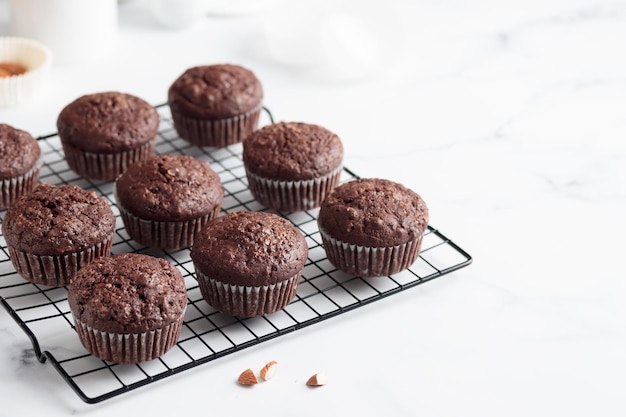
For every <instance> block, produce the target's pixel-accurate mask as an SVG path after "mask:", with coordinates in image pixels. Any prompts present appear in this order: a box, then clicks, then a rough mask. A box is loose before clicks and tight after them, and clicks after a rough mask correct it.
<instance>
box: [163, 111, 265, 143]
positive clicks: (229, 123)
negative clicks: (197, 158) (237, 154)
mask: <svg viewBox="0 0 626 417" xmlns="http://www.w3.org/2000/svg"><path fill="white" fill-rule="evenodd" d="M261 109H262V106H261V105H259V106H257V107H255V108H254V109H252V110H250V111H248V112H247V113H244V114H242V115H238V116H235V117H231V118H228V119H219V120H204V119H195V118H193V117H187V116H185V115H183V114H181V113H179V112H176V111H174V110H172V120H173V122H174V128H175V129H176V132H177V133H178V135H179V136H180V137H181V138H183V139H184V140H186V141H187V142H189V143H191V144H193V145H196V146H199V147H216V148H225V147H226V146H230V145H234V144H235V143H239V142H241V141H242V140H243V139H244V138H245V137H246V136H248V135H249V134H250V133H252V132H253V131H254V130H255V129H256V128H257V126H258V124H259V116H260V114H261Z"/></svg>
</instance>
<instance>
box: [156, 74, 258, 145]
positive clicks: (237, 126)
mask: <svg viewBox="0 0 626 417" xmlns="http://www.w3.org/2000/svg"><path fill="white" fill-rule="evenodd" d="M262 101H263V88H262V86H261V82H260V81H259V79H258V78H257V77H256V75H255V74H254V73H253V72H252V71H250V70H248V69H246V68H243V67H241V66H239V65H231V64H216V65H202V66H197V67H193V68H189V69H187V70H186V71H185V72H184V73H183V74H182V75H180V76H179V77H178V78H177V79H176V80H175V81H174V82H173V83H172V85H171V86H170V88H169V90H168V104H169V106H170V110H171V112H172V119H173V122H174V127H175V129H176V131H177V132H178V135H179V136H180V137H181V138H183V139H185V140H187V141H188V142H190V143H192V144H194V145H197V146H201V147H225V146H229V145H232V144H234V143H238V142H241V140H242V139H243V138H244V137H246V136H247V135H248V134H250V133H251V132H252V131H253V130H255V129H256V128H257V125H258V122H259V114H260V113H261V108H262Z"/></svg>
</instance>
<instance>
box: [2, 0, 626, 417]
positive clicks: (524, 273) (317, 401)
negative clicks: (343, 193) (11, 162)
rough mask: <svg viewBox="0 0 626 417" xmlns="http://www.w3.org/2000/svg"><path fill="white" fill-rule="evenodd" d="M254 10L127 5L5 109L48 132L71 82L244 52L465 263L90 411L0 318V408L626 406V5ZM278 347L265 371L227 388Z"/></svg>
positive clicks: (568, 409)
mask: <svg viewBox="0 0 626 417" xmlns="http://www.w3.org/2000/svg"><path fill="white" fill-rule="evenodd" d="M265 3H267V4H266V5H265V8H264V9H262V10H255V11H254V12H252V11H251V12H249V13H234V12H233V13H227V12H224V11H219V12H218V11H215V10H214V12H213V13H207V14H206V16H203V17H202V18H201V19H199V20H198V21H197V22H196V23H195V24H193V25H191V26H190V27H187V28H184V29H172V28H166V27H163V26H162V25H160V24H159V23H158V22H157V21H156V20H155V19H154V18H153V17H152V16H151V15H150V14H149V13H146V10H145V8H146V3H145V1H142V0H133V1H129V2H124V3H120V6H119V22H118V27H119V29H118V32H119V33H118V40H117V46H116V49H115V50H114V51H113V52H112V53H111V54H110V55H109V56H107V57H105V58H104V59H102V60H99V61H96V62H87V63H82V64H77V65H73V66H58V65H57V66H54V67H53V69H52V72H51V74H50V77H49V80H48V84H47V85H46V88H45V89H44V91H42V93H41V95H40V96H39V97H37V98H36V99H35V100H33V101H31V102H28V103H24V104H22V105H20V106H18V107H15V108H2V109H0V121H1V122H4V123H9V124H12V125H14V126H16V127H19V128H22V129H25V130H28V131H30V132H31V133H32V134H33V135H35V136H38V135H44V134H48V133H52V132H54V131H55V122H56V117H57V115H58V113H59V112H60V110H61V109H62V107H63V106H65V105H66V104H67V103H69V102H70V101H72V100H73V99H75V98H76V97H78V96H80V95H83V94H87V93H91V92H97V91H105V90H119V91H125V92H128V93H131V94H135V95H138V96H140V97H142V98H144V99H145V100H147V101H148V102H150V103H153V104H160V103H164V102H165V101H166V92H167V88H168V87H169V85H170V83H171V82H172V81H173V80H174V79H175V78H176V77H177V76H178V75H179V74H180V73H181V72H182V71H184V70H185V69H186V68H188V67H190V66H193V65H198V64H205V63H217V62H232V63H239V64H242V65H244V66H246V67H249V68H251V69H253V70H254V71H255V73H257V75H258V76H259V78H260V79H261V80H262V82H263V85H264V88H265V103H266V105H267V106H268V108H270V109H271V110H272V113H273V114H274V117H275V118H276V119H278V120H294V121H306V122H311V123H317V124H321V125H324V126H326V127H327V128H329V129H331V130H333V131H335V132H336V133H338V134H339V135H340V137H341V138H342V140H343V142H344V146H345V149H346V154H345V165H346V166H347V167H348V168H350V169H351V170H352V171H354V172H355V173H357V174H358V175H360V176H363V177H384V178H388V179H392V180H394V181H397V182H401V183H403V184H405V185H407V186H409V187H410V188H412V189H414V190H415V191H417V192H418V193H420V195H422V197H423V198H424V199H425V200H426V202H427V203H428V206H429V209H430V212H431V223H432V225H434V226H435V227H437V228H438V229H440V230H441V231H442V232H443V233H444V234H446V235H447V236H448V237H450V238H451V239H452V240H454V241H455V242H456V243H457V244H459V245H460V246H461V247H462V248H463V249H465V250H467V251H468V252H469V253H470V254H471V255H472V257H473V259H474V261H473V263H472V264H471V265H470V266H469V267H466V268H463V269H461V270H459V271H456V272H454V273H452V274H449V275H446V276H444V277H441V278H438V279H436V280H433V281H432V282H428V283H426V284H424V285H420V286H418V287H415V288H412V289H410V290H407V291H404V292H402V293H400V294H398V295H394V296H393V297H389V298H386V299H384V300H381V301H379V302H376V303H373V304H371V305H368V306H365V307H363V308H359V309H357V310H355V311H352V312H349V313H346V314H342V315H340V316H338V317H336V318H333V319H332V320H328V321H325V322H322V323H319V324H316V325H314V326H311V327H309V328H306V329H303V330H299V331H297V332H294V333H291V334H288V335H285V336H281V337H280V338H278V339H274V340H272V341H269V342H265V343H263V344H261V345H258V346H254V347H252V348H248V349H245V350H243V351H241V352H238V353H235V354H232V355H229V356H227V357H225V358H221V359H218V360H216V361H213V362H211V363H208V364H205V365H203V366H200V367H197V368H194V369H192V370H190V371H188V372H184V373H182V374H180V375H176V376H174V377H171V378H168V379H166V380H164V381H159V382H158V383H154V384H151V385H150V386H148V387H144V388H141V389H138V390H135V391H132V392H130V393H127V394H124V395H121V396H119V397H116V398H114V399H111V400H107V401H104V402H102V403H99V404H95V405H88V404H85V403H83V402H82V401H81V400H80V399H79V398H78V397H77V396H76V395H75V393H74V392H73V391H72V390H71V389H70V388H69V386H68V385H67V384H66V383H65V382H64V381H63V380H62V379H61V378H60V376H59V374H58V373H57V372H56V371H55V370H54V369H53V367H52V366H50V365H49V364H40V363H39V362H38V361H37V360H36V359H35V358H34V355H33V349H32V345H31V344H30V341H29V340H28V338H27V337H26V335H25V334H24V333H23V331H22V330H21V329H20V328H19V327H18V326H17V325H16V323H15V322H14V321H13V320H12V319H11V318H10V317H9V315H8V314H6V313H5V312H4V311H0V353H1V354H0V381H1V383H0V384H1V387H2V388H0V404H2V406H1V407H0V416H15V415H40V414H45V415H46V416H50V417H52V416H61V415H68V414H74V415H84V416H104V415H107V416H109V415H112V414H114V413H125V415H127V413H132V412H144V410H158V411H159V413H160V414H163V415H167V414H169V413H175V414H176V415H194V414H211V415H225V414H226V413H232V412H235V413H236V414H237V415H246V414H248V415H273V416H282V415H285V416H288V415H295V414H297V415H301V416H309V415H310V416H320V415H372V416H374V415H390V416H391V415H398V416H400V415H416V416H417V415H420V416H455V415H463V416H468V415H472V416H473V415H475V416H482V417H484V416H503V415H507V416H528V415H539V416H549V415H550V416H554V415H568V416H587V415H601V416H622V415H624V413H626V405H625V403H624V400H623V392H624V388H626V383H625V382H624V375H626V359H625V357H626V356H625V355H624V351H625V349H626V327H625V326H624V324H625V323H626V321H625V319H626V303H625V302H624V297H625V296H626V280H625V279H624V276H625V273H624V266H623V265H624V264H623V262H622V258H623V255H621V253H622V252H623V249H624V243H623V241H622V239H621V237H622V236H623V235H624V233H625V232H626V227H625V226H626V222H625V221H624V212H625V209H626V140H625V139H624V138H626V111H625V109H626V58H625V55H624V51H625V50H626V49H625V48H626V2H624V1H618V0H606V1H604V0H542V1H536V0H530V1H529V0H527V1H521V0H507V1H495V0H478V1H464V0H450V1H428V0H425V1H408V0H394V1H390V2H385V4H386V6H384V7H383V6H382V5H381V4H382V2H374V1H366V2H358V5H359V7H352V6H354V4H351V3H350V2H349V1H341V2H330V1H328V2H321V3H320V6H319V7H320V8H322V7H326V9H324V10H326V11H325V13H327V14H326V15H314V14H310V12H309V11H306V10H304V9H299V8H298V7H302V8H304V5H294V4H293V2H292V3H290V5H286V4H282V3H280V2H265ZM353 3H354V2H353ZM355 4H356V3H355ZM7 6H8V5H7V1H6V0H3V1H2V2H0V18H1V19H2V20H0V33H1V34H9V25H8V13H7ZM343 6H345V8H343ZM287 8H292V9H291V11H292V12H293V13H292V14H290V16H300V17H299V18H298V17H295V18H292V19H296V20H295V21H294V20H286V19H285V14H286V12H285V10H287ZM339 12H341V13H339ZM333 13H334V14H333ZM331 14H332V18H328V16H329V15H331ZM312 16H313V17H312ZM297 19H301V20H297ZM312 19H313V20H312ZM315 19H322V20H323V21H322V20H315ZM287 22H289V24H287ZM311 22H312V23H311ZM282 25H284V27H283V26H282ZM281 28H282V29H281ZM320 28H324V30H323V31H321V30H320ZM286 31H288V33H289V36H288V37H287V38H288V39H291V40H293V41H294V44H297V45H300V46H301V47H299V48H295V47H294V46H293V45H291V46H289V45H288V44H287V43H284V42H283V43H282V44H280V42H279V41H281V39H282V40H283V41H284V35H285V33H286ZM320 32H323V34H321V37H317V38H316V37H314V36H313V37H312V36H310V35H311V33H317V34H318V35H320ZM331 35H333V36H335V37H336V38H335V40H334V41H332V36H331ZM281 36H283V38H281ZM328 37H330V38H331V41H330V42H329V41H328ZM322 38H323V39H322ZM324 39H325V40H324ZM364 40H365V41H364ZM277 45H278V46H280V47H278V46H277ZM281 45H282V46H281ZM303 52H308V53H303ZM269 360H276V361H278V362H279V363H280V368H279V372H278V373H277V375H276V377H275V378H274V379H273V380H272V381H271V383H266V384H262V385H259V386H256V387H253V388H252V389H246V388H242V387H241V386H238V385H237V383H236V378H237V376H238V375H239V373H240V372H241V371H243V370H244V369H246V368H249V367H250V368H253V369H255V368H257V367H260V366H262V365H263V364H264V363H266V362H268V361H269ZM317 371H325V372H326V373H327V374H328V375H329V382H328V384H327V385H326V386H324V387H321V388H319V389H310V388H308V387H306V386H305V382H306V379H307V378H308V377H309V376H310V375H311V374H313V373H314V372H317Z"/></svg>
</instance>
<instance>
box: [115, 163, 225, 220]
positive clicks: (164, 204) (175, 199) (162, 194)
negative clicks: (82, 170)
mask: <svg viewBox="0 0 626 417" xmlns="http://www.w3.org/2000/svg"><path fill="white" fill-rule="evenodd" d="M116 195H117V198H118V199H119V201H118V202H119V203H120V204H122V205H123V206H124V207H125V208H126V209H127V210H128V211H130V212H131V213H133V214H134V215H135V216H137V217H140V218H143V219H149V220H157V221H178V220H187V219H192V218H197V217H200V216H203V215H206V214H209V213H211V212H213V210H214V208H215V207H216V206H217V205H221V203H222V200H223V198H224V189H223V187H222V184H221V182H220V178H219V176H218V175H217V173H216V172H215V171H213V169H211V167H210V165H209V164H208V163H206V162H203V161H200V160H198V159H196V158H194V157H192V156H188V155H184V156H177V155H155V156H153V157H151V158H149V159H147V160H144V161H139V162H136V163H134V164H132V165H131V166H129V167H128V169H127V170H126V172H124V173H123V174H122V175H121V176H120V177H119V178H118V179H117V181H116Z"/></svg>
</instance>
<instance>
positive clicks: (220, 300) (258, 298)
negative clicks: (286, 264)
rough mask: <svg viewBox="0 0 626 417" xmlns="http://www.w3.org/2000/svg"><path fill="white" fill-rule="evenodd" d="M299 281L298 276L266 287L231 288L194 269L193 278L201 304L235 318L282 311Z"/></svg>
mask: <svg viewBox="0 0 626 417" xmlns="http://www.w3.org/2000/svg"><path fill="white" fill-rule="evenodd" d="M194 266H195V265H194ZM300 277H301V273H300V272H299V273H297V274H296V275H294V276H292V277H290V278H287V279H285V280H283V281H279V282H277V283H275V284H270V285H263V286H244V285H232V284H227V283H224V282H222V281H220V280H218V279H215V278H211V277H209V276H207V275H206V274H204V273H203V272H201V271H199V270H198V268H197V266H196V278H197V280H198V285H199V287H200V293H201V294H202V297H203V298H204V300H205V301H206V302H207V303H208V304H209V305H210V306H211V307H213V308H215V309H216V310H218V311H221V312H222V313H225V314H228V315H231V316H236V317H259V316H262V315H264V314H272V313H275V312H277V311H279V310H282V309H283V308H285V307H286V306H287V305H288V304H289V303H290V302H291V301H292V300H293V298H294V297H295V296H296V290H297V288H298V283H299V282H300Z"/></svg>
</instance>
